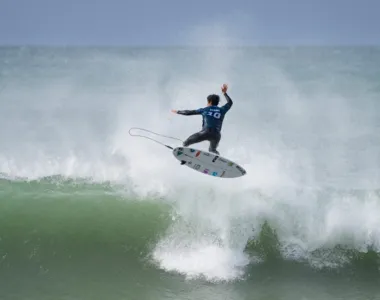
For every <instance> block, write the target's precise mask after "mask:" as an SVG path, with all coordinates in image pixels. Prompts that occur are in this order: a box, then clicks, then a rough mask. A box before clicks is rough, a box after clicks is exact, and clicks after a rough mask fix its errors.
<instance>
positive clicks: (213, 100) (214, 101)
mask: <svg viewBox="0 0 380 300" xmlns="http://www.w3.org/2000/svg"><path fill="white" fill-rule="evenodd" d="M219 100H220V98H219V96H218V95H215V94H212V95H208V96H207V104H208V105H209V106H210V105H215V106H217V105H218V104H219Z"/></svg>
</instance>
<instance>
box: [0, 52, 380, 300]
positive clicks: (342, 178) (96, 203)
mask: <svg viewBox="0 0 380 300" xmlns="http://www.w3.org/2000/svg"><path fill="white" fill-rule="evenodd" d="M379 67H380V51H379V49H377V48H370V47H368V48H364V47H358V48H350V47H345V48H344V47H343V48H339V47H289V48H275V47H272V48H271V47H263V48H255V47H241V48H239V47H236V48H228V47H220V48H212V47H211V48H207V47H199V48H191V47H190V48H186V47H183V48H181V47H179V48H175V47H173V48H96V47H92V48H75V47H56V48H55V47H2V48H0V106H1V109H0V128H1V130H0V178H1V179H0V187H1V191H0V201H1V213H0V216H1V221H0V224H1V226H0V273H1V275H0V278H1V279H3V287H1V283H0V290H1V292H0V293H1V294H0V295H1V296H2V297H3V298H4V299H11V298H10V297H11V295H14V294H15V293H16V294H17V293H20V294H18V298H15V299H26V297H27V296H26V295H29V296H30V297H31V298H30V299H42V298H39V297H41V295H45V296H46V297H47V298H46V299H51V298H49V297H53V296H55V297H56V299H58V298H59V297H61V298H59V299H87V298H86V297H88V299H95V298H96V297H98V298H99V299H106V298H107V297H108V298H107V299H131V298H133V297H134V296H133V297H132V296H131V297H129V296H127V295H126V294H124V292H122V291H123V288H126V287H125V286H124V284H127V282H129V283H130V284H127V286H128V292H130V293H131V295H140V296H139V297H137V296H136V299H141V297H143V298H154V299H164V298H165V299H167V298H173V299H195V298H199V297H201V298H204V299H217V298H218V297H219V296H220V295H221V294H220V293H222V294H223V295H224V296H223V297H225V298H226V299H227V298H228V299H245V297H246V295H249V294H251V295H252V293H253V294H255V295H256V296H257V298H260V299H261V298H265V297H267V296H268V291H269V290H271V289H273V287H274V286H277V287H278V290H277V291H279V295H282V296H284V297H285V298H289V299H294V297H298V298H299V297H300V294H299V293H298V292H299V291H300V289H302V288H300V287H299V288H295V287H294V285H296V286H298V285H301V283H300V282H302V285H303V287H304V289H305V290H304V292H303V294H302V295H304V296H305V297H306V298H307V299H318V298H319V297H322V296H323V297H324V298H325V299H336V296H337V294H339V295H340V296H341V295H342V294H341V292H339V291H342V290H345V291H346V294H345V297H346V298H348V299H356V298H357V299H359V298H360V299H363V297H366V296H368V297H372V299H374V298H376V297H380V294H379V292H378V291H377V289H376V288H375V286H376V285H375V283H376V282H377V279H376V278H378V271H379V269H378V268H379V266H380V264H379V261H378V259H379V256H378V253H379V252H380V229H379V228H380V218H379V216H380V199H379V179H380V177H379V176H380V173H379V165H380V156H379V155H378V153H379V148H380V136H379V127H380V121H379V114H380V113H379V112H380V104H379V100H378V99H379V95H380V86H379V83H378V78H379V75H380V73H379ZM223 83H228V85H229V91H228V93H229V95H230V97H231V98H232V100H233V101H234V105H233V107H232V108H231V110H230V111H229V112H228V114H227V115H226V117H225V121H224V125H223V131H222V140H221V142H220V146H219V148H218V150H219V151H220V152H221V155H223V156H224V157H227V158H229V159H231V160H233V161H236V162H238V163H239V164H241V165H242V166H244V168H245V169H246V170H247V175H246V176H244V177H241V178H238V179H223V178H214V177H211V176H205V175H203V174H200V173H197V172H194V171H193V170H191V169H189V168H183V167H181V166H180V165H179V164H178V161H177V160H175V159H174V157H173V156H172V154H171V153H170V150H168V149H167V148H165V147H162V146H160V145H158V144H156V143H154V142H151V141H149V140H145V139H141V138H136V137H131V136H130V135H129V134H128V130H129V129H130V128H131V127H141V128H145V129H148V130H153V131H155V132H158V133H161V134H164V135H169V136H174V137H177V138H180V139H182V140H184V139H185V138H187V137H188V136H189V135H190V134H192V133H194V132H196V131H198V130H200V128H201V119H200V117H199V116H188V117H185V116H178V115H174V114H172V113H171V112H170V110H171V109H196V108H200V107H203V106H205V105H206V97H207V95H209V94H212V93H218V94H219V95H221V92H220V86H221V85H222V84H223ZM224 103H225V100H224V98H223V96H222V95H221V104H224ZM161 141H162V142H164V143H168V144H169V145H172V146H178V143H177V142H173V141H172V140H168V139H165V138H162V139H161ZM196 146H197V147H199V149H202V150H207V149H208V144H207V143H206V142H204V143H200V144H198V145H196ZM74 260H75V263H74ZM97 262H98V263H97ZM145 269H149V270H150V271H149V272H148V273H144V272H145V271H144V270H145ZM116 270H118V271H116ZM358 270H360V272H362V273H360V274H365V275H362V276H364V277H360V276H359V275H357V274H358V273H357V272H359V271H358ZM117 272H120V273H117ZM363 272H364V273H363ZM90 273H91V274H90ZM27 274H29V275H27ZM36 274H37V275H36ZM78 274H87V275H83V276H80V275H78ZM117 274H119V275H120V274H121V275H120V277H118V276H119V275H117ZM148 274H149V275H148ZM305 274H307V275H305ZM337 274H344V275H342V277H340V275H337ZM352 274H356V275H354V277H355V276H358V277H360V278H361V279H360V280H359V279H357V280H359V281H357V282H354V283H352V284H351V286H350V287H346V286H345V282H346V281H345V280H346V279H347V278H351V277H350V276H352ZM29 276H30V277H29ZM33 276H37V277H35V278H34V277H33ZM49 276H50V277H49ZM76 276H77V277H76ZM86 276H89V277H88V278H91V280H90V279H88V280H89V281H86V279H84V278H86ZM334 276H337V277H334ZM20 277H21V278H23V279H22V282H23V286H24V289H21V291H18V292H17V291H16V289H15V285H16V281H17V280H20ZM32 277H33V278H34V279H32ZM17 278H19V279H17ZM70 278H72V279H70ZM74 278H76V280H74ZM137 278H138V279H137ZM160 278H161V279H160ZM162 278H165V279H162ZM270 278H272V279H270ZM273 278H275V279H273ZM289 278H295V280H294V281H293V282H289V281H288V280H289ZM308 278H309V279H310V280H308ZM368 278H370V279H368ZM44 280H45V281H44ZM49 280H50V283H51V287H50V288H47V287H46V286H45V284H47V282H48V281H49ZM81 280H83V282H82V281H81ZM160 280H163V281H164V283H162V284H163V285H164V286H165V288H163V287H162V286H161V285H160V284H159V282H160ZM334 280H335V281H337V283H336V285H335V287H336V289H335V288H334V287H331V289H330V290H329V291H327V292H326V291H323V289H322V288H321V287H322V286H325V285H326V284H327V282H335V281H334ZM350 280H351V279H350ZM53 282H54V284H53ZM75 282H76V283H75ZM81 282H82V283H81ZM89 282H91V284H92V285H91V286H92V287H93V289H95V290H96V289H99V290H98V291H97V294H96V295H97V296H96V295H95V294H93V295H92V296H91V297H92V298H91V297H90V294H88V293H87V292H88V288H84V286H87V287H88V286H89ZM296 282H297V283H296ZM363 282H367V283H366V284H368V285H369V286H366V288H364V286H363V285H361V284H362V283H363ZM371 282H373V283H374V285H370V284H371ZM5 283H6V284H5ZM95 283H96V284H95ZM132 283H134V284H132ZM137 283H138V284H137ZM60 284H64V285H66V287H69V290H66V291H65V289H63V288H62V287H61V285H60ZM178 284H180V285H181V287H182V289H185V290H186V289H189V290H191V291H192V292H190V291H189V293H188V294H186V295H185V294H180V293H179V292H178V291H177V292H175V291H174V290H175V288H174V287H173V285H178ZM209 284H213V286H211V287H209V288H210V289H211V290H208V285H209ZM363 284H364V283H363ZM35 285H37V286H39V287H41V288H42V287H46V290H45V292H44V293H42V292H38V291H35V290H34V289H33V286H35ZM137 286H138V287H137ZM144 286H145V288H144ZM190 287H191V288H190ZM195 287H196V288H195ZM270 287H272V288H270ZM308 288H309V290H307V289H308ZM86 289H87V290H86ZM178 289H180V288H178ZM219 289H220V290H219ZM351 289H352V290H351ZM354 289H355V291H357V290H361V291H363V292H362V293H361V294H360V293H359V294H355V293H356V292H354ZM356 289H357V290H356ZM22 290H24V292H25V294H23V292H22ZM85 290H86V292H85ZM364 290H365V291H366V292H364ZM116 291H117V292H116ZM165 291H166V292H165ZM297 291H298V292H297ZM350 292H352V293H351V294H349V293H350ZM65 293H66V294H65ZM146 293H148V294H149V295H148V294H146ZM229 293H231V294H229ZM365 293H367V294H365ZM49 295H50V296H49ZM52 295H53V296H52ZM64 295H66V296H67V298H64V297H65V296H64ZM94 295H95V296H94ZM279 295H277V296H278V297H279ZM277 296H276V295H272V296H270V297H269V296H268V297H269V298H271V299H272V298H273V299H275V298H277ZM23 297H24V298H23ZM33 297H34V298H33ZM94 297H95V298H94ZM292 297H293V298H292ZM96 299H97V298H96ZM218 299H219V298H218Z"/></svg>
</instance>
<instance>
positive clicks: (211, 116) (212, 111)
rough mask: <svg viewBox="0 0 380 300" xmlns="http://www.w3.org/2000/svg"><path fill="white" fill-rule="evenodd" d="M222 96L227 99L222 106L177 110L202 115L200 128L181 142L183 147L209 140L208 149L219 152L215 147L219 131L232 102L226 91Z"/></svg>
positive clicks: (218, 138) (179, 112) (218, 139)
mask: <svg viewBox="0 0 380 300" xmlns="http://www.w3.org/2000/svg"><path fill="white" fill-rule="evenodd" d="M224 96H225V98H226V100H227V103H226V104H225V105H223V106H222V107H218V106H216V105H213V106H207V107H205V108H200V109H196V110H179V111H177V113H178V114H181V115H185V116H191V115H202V117H203V120H202V130H201V131H200V132H197V133H194V134H193V135H191V136H190V137H189V138H188V139H187V140H186V141H185V142H184V143H183V146H184V147H187V146H189V145H192V144H195V143H199V142H203V141H210V147H209V151H210V152H213V153H216V154H219V152H218V151H217V150H216V148H217V147H218V145H219V141H220V138H221V135H220V132H221V130H222V125H223V120H224V116H225V114H226V113H227V112H228V111H229V110H230V108H231V106H232V104H233V102H232V100H231V98H230V97H229V96H228V95H227V93H224Z"/></svg>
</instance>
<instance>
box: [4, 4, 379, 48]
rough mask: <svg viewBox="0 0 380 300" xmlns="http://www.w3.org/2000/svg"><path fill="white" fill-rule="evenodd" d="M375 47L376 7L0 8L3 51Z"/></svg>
mask: <svg viewBox="0 0 380 300" xmlns="http://www.w3.org/2000/svg"><path fill="white" fill-rule="evenodd" d="M220 43H223V44H231V45H237V44H239V45H257V44H259V45H265V44H272V45H273V44H277V45H283V44H286V45H288V44H337V45H342V44H351V45H352V44H377V45H379V44H380V0H260V1H259V0H245V1H242V0H233V1H232V0H230V1H227V0H219V1H216V0H203V1H201V0H187V1H184V0H0V44H2V45H20V44H22V45H31V44H39V45H132V46H147V45H149V46H150V45H152V46H155V45H159V46H162V45H199V44H203V45H213V44H215V45H216V44H220Z"/></svg>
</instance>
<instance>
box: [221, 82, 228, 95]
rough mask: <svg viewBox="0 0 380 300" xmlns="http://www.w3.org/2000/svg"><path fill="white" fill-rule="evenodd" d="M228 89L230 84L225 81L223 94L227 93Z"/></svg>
mask: <svg viewBox="0 0 380 300" xmlns="http://www.w3.org/2000/svg"><path fill="white" fill-rule="evenodd" d="M227 89H228V85H227V84H225V83H224V84H223V86H222V93H223V94H225V93H227Z"/></svg>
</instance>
